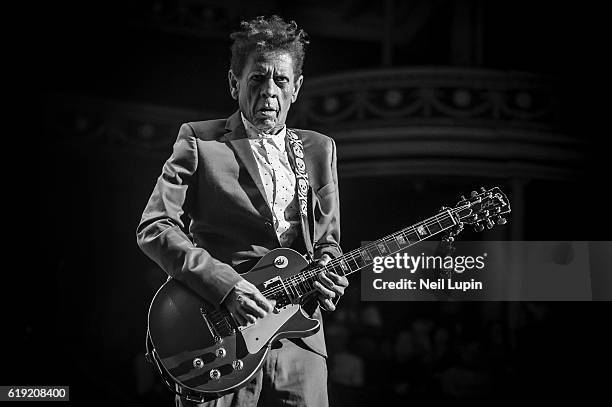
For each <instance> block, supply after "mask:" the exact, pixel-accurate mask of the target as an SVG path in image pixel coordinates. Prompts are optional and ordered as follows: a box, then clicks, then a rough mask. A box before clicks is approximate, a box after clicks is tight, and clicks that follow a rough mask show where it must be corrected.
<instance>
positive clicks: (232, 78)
mask: <svg viewBox="0 0 612 407" xmlns="http://www.w3.org/2000/svg"><path fill="white" fill-rule="evenodd" d="M227 79H228V82H229V88H230V95H232V98H233V99H235V100H238V89H239V87H240V81H239V80H238V78H237V77H236V75H234V72H233V71H232V70H231V69H230V70H229V71H228V72H227Z"/></svg>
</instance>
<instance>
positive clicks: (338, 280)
mask: <svg viewBox="0 0 612 407" xmlns="http://www.w3.org/2000/svg"><path fill="white" fill-rule="evenodd" d="M327 277H329V279H330V280H332V281H333V282H334V283H335V284H338V285H341V286H342V287H348V279H347V278H346V277H340V276H339V275H338V274H336V273H334V272H332V271H329V272H328V273H327Z"/></svg>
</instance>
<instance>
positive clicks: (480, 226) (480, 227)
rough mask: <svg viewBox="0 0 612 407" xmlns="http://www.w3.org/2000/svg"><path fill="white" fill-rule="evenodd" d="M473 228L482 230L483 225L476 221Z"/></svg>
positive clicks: (478, 230) (477, 230)
mask: <svg viewBox="0 0 612 407" xmlns="http://www.w3.org/2000/svg"><path fill="white" fill-rule="evenodd" d="M474 230H475V231H476V232H482V231H483V230H484V225H483V224H482V223H477V224H476V225H474Z"/></svg>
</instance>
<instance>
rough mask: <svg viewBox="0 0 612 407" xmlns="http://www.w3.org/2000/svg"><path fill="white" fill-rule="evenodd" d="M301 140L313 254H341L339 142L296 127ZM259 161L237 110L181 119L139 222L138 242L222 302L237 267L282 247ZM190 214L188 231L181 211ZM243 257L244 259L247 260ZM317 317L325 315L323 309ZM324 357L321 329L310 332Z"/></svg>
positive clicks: (234, 279)
mask: <svg viewBox="0 0 612 407" xmlns="http://www.w3.org/2000/svg"><path fill="white" fill-rule="evenodd" d="M294 131H296V132H297V133H298V134H299V136H300V138H301V139H302V142H303V145H304V153H305V162H306V166H307V171H308V176H309V181H310V188H311V191H310V196H309V198H310V199H309V201H310V205H309V206H310V207H309V216H310V218H311V219H310V220H309V221H310V230H311V236H312V240H313V242H304V246H306V247H307V248H309V249H311V251H314V255H315V258H317V257H318V256H320V255H321V254H322V253H328V254H329V255H330V256H331V257H332V258H333V257H337V256H339V255H340V254H341V251H340V246H339V241H340V212H339V202H338V179H337V173H336V147H335V144H334V141H333V140H332V139H331V138H329V137H327V136H324V135H322V134H319V133H316V132H314V131H308V130H298V129H294ZM264 197H265V192H264V188H263V185H262V182H261V178H260V176H259V171H258V168H257V163H256V161H255V157H254V156H253V153H252V151H251V147H250V144H249V141H248V138H247V136H246V131H245V129H244V125H243V124H242V120H241V118H240V113H239V112H236V113H234V114H233V115H232V116H231V117H229V118H228V119H227V120H226V119H219V120H209V121H201V122H192V123H186V124H183V125H182V126H181V128H180V130H179V134H178V138H177V140H176V142H175V144H174V147H173V153H172V155H171V157H170V158H169V159H168V160H167V161H166V163H165V164H164V166H163V170H162V174H161V176H160V177H159V178H158V180H157V184H156V185H155V188H154V190H153V193H152V194H151V197H150V199H149V202H148V203H147V206H146V208H145V210H144V212H143V214H142V219H141V221H140V224H139V226H138V229H137V240H138V245H139V246H140V248H141V249H142V250H143V251H144V252H145V253H146V254H147V255H148V256H149V257H150V258H151V259H153V260H154V261H155V262H156V263H157V264H159V265H160V267H161V268H162V269H164V270H165V271H166V272H167V273H168V275H169V276H170V277H173V278H176V279H177V280H179V281H181V282H183V283H185V284H186V285H187V286H189V287H190V288H191V289H193V290H194V291H196V292H197V293H199V294H200V295H201V296H202V297H203V298H205V299H207V300H208V301H210V302H212V303H216V304H220V303H221V302H222V301H223V299H224V298H225V296H226V295H227V294H228V293H229V292H230V291H231V289H232V288H233V287H234V285H235V284H236V283H237V282H238V281H239V280H240V279H241V277H240V275H239V274H238V273H237V271H236V270H235V268H239V265H240V264H241V263H243V262H245V261H248V260H253V259H258V258H260V257H262V256H263V255H265V254H266V253H267V252H269V251H270V250H271V249H274V248H277V247H280V243H279V241H278V237H277V236H276V233H275V231H274V228H273V226H272V225H273V219H272V212H271V210H270V207H269V205H268V204H267V201H266V199H265V198H264ZM185 212H186V213H187V214H188V215H189V218H190V219H191V223H190V225H189V235H188V234H186V233H185V228H184V224H183V221H182V220H181V217H182V215H183V214H184V213H185ZM245 264H246V263H245ZM313 312H314V314H313V316H314V317H316V318H318V319H319V320H321V313H320V310H319V308H318V307H317V308H316V309H314V310H313ZM304 343H306V344H307V345H308V347H310V348H311V349H312V350H314V351H315V352H317V353H320V354H322V355H324V356H326V349H325V341H324V338H323V330H322V329H321V330H320V331H319V332H318V333H317V334H316V335H313V336H311V337H308V338H305V339H304Z"/></svg>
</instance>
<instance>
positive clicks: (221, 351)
mask: <svg viewBox="0 0 612 407" xmlns="http://www.w3.org/2000/svg"><path fill="white" fill-rule="evenodd" d="M225 355H227V351H226V350H225V348H219V349H217V350H216V351H215V356H216V357H218V358H224V357H225Z"/></svg>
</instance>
